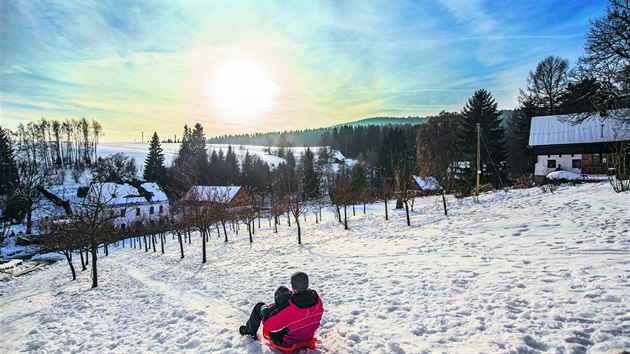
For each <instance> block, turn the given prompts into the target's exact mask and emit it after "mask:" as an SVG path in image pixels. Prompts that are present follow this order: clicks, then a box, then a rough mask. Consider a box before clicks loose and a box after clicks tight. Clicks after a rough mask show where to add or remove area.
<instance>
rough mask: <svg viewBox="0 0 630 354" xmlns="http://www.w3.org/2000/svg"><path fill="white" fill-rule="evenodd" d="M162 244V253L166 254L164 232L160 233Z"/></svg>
mask: <svg viewBox="0 0 630 354" xmlns="http://www.w3.org/2000/svg"><path fill="white" fill-rule="evenodd" d="M160 246H161V247H162V254H164V234H160Z"/></svg>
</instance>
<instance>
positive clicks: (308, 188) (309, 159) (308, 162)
mask: <svg viewBox="0 0 630 354" xmlns="http://www.w3.org/2000/svg"><path fill="white" fill-rule="evenodd" d="M301 169H302V179H303V182H302V188H303V191H302V199H303V200H309V199H314V198H317V197H319V176H318V175H317V172H316V171H315V154H313V152H312V151H311V149H310V148H307V149H306V152H305V153H304V155H303V156H302V163H301Z"/></svg>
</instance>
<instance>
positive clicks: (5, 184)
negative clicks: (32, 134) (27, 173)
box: [0, 126, 19, 195]
mask: <svg viewBox="0 0 630 354" xmlns="http://www.w3.org/2000/svg"><path fill="white" fill-rule="evenodd" d="M18 182H19V176H18V169H17V164H16V163H15V155H14V153H13V147H12V146H11V139H10V137H9V134H8V132H7V131H6V130H4V129H3V128H2V126H0V195H10V194H12V192H13V190H14V189H15V186H17V185H18Z"/></svg>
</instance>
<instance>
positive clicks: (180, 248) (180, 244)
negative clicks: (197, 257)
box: [177, 231, 184, 259]
mask: <svg viewBox="0 0 630 354" xmlns="http://www.w3.org/2000/svg"><path fill="white" fill-rule="evenodd" d="M177 240H178V241H179V252H180V253H181V255H182V259H184V240H182V233H181V232H179V231H177Z"/></svg>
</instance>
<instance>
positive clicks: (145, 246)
mask: <svg viewBox="0 0 630 354" xmlns="http://www.w3.org/2000/svg"><path fill="white" fill-rule="evenodd" d="M142 238H143V239H144V252H149V243H148V242H147V235H143V236H142Z"/></svg>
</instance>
